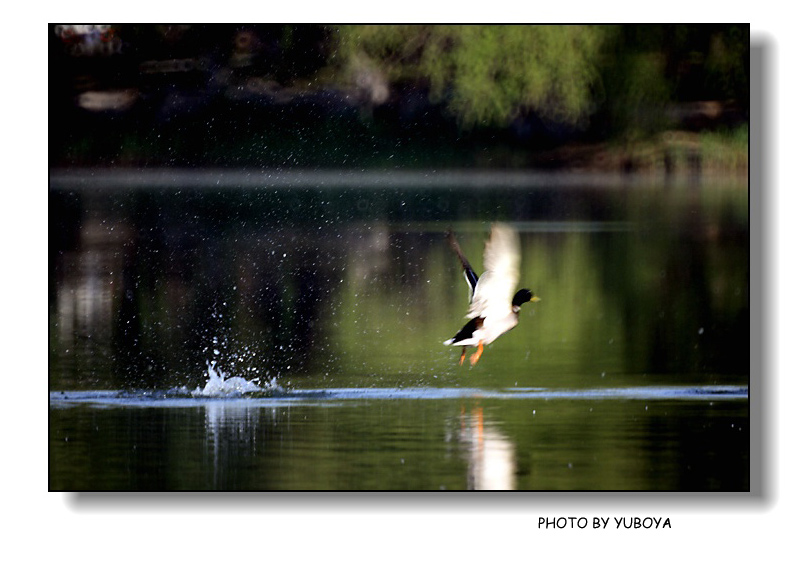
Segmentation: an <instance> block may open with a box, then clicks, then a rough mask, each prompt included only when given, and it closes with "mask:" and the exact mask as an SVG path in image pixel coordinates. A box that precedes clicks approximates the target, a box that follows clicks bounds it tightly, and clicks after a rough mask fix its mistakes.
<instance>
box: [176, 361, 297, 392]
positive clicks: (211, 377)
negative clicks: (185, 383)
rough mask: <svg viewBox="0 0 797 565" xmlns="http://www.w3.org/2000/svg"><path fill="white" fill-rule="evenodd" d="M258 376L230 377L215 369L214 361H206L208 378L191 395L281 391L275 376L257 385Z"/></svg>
mask: <svg viewBox="0 0 797 565" xmlns="http://www.w3.org/2000/svg"><path fill="white" fill-rule="evenodd" d="M259 381H260V378H256V379H252V380H251V381H249V380H246V379H245V378H243V377H230V376H229V375H227V374H226V373H225V372H224V371H222V370H221V369H216V362H215V361H213V362H209V363H208V380H207V382H206V383H205V387H204V388H199V387H197V388H196V389H195V390H194V391H193V392H192V393H191V396H194V397H198V396H204V397H230V396H242V395H244V394H248V393H258V392H274V391H281V390H282V387H280V386H279V385H278V384H277V378H276V377H274V378H273V379H271V380H269V381H267V382H266V383H265V384H264V385H262V386H261V385H259V384H258V382H259Z"/></svg>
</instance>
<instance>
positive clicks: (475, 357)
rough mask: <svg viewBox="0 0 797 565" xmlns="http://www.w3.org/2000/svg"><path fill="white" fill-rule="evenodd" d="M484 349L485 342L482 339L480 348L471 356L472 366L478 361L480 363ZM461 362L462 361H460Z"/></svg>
mask: <svg viewBox="0 0 797 565" xmlns="http://www.w3.org/2000/svg"><path fill="white" fill-rule="evenodd" d="M483 351H484V344H483V343H482V342H481V341H480V342H479V348H478V349H477V350H476V353H474V354H473V355H471V356H470V366H471V367H473V366H474V365H475V364H476V363H478V361H479V358H480V357H481V356H482V352H483ZM460 363H461V361H460Z"/></svg>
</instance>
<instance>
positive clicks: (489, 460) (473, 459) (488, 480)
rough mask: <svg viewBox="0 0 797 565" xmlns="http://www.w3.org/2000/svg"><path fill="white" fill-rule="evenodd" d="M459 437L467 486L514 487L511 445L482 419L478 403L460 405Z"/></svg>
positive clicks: (473, 487)
mask: <svg viewBox="0 0 797 565" xmlns="http://www.w3.org/2000/svg"><path fill="white" fill-rule="evenodd" d="M459 440H460V442H461V443H462V445H463V446H465V457H466V459H467V462H468V489H469V490H514V489H515V471H516V468H517V465H516V462H515V445H514V444H513V443H512V442H511V441H510V440H509V439H508V438H507V437H506V436H505V435H504V434H503V433H501V431H500V430H498V428H497V427H496V426H495V425H494V424H492V423H491V422H486V421H485V419H484V409H483V408H482V407H481V406H480V405H476V406H474V407H473V408H471V409H470V410H466V409H465V406H463V407H462V413H461V414H460V430H459Z"/></svg>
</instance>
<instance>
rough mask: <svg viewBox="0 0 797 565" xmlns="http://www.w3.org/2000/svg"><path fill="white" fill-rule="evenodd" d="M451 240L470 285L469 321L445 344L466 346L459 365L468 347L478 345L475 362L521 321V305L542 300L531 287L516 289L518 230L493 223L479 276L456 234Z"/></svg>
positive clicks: (449, 240) (450, 237) (472, 358)
mask: <svg viewBox="0 0 797 565" xmlns="http://www.w3.org/2000/svg"><path fill="white" fill-rule="evenodd" d="M448 242H449V244H450V245H451V248H452V249H453V250H454V252H455V253H456V254H457V256H458V257H459V261H460V263H462V270H463V272H464V275H465V280H466V281H467V282H468V286H469V287H470V307H469V308H468V313H467V314H466V315H465V317H466V318H469V320H468V322H467V323H466V324H465V325H464V326H463V327H462V329H461V330H459V332H457V335H455V336H454V337H452V338H451V339H449V340H447V341H445V342H444V343H445V345H459V346H462V355H461V356H460V358H459V364H460V365H462V362H463V361H464V360H465V353H466V351H467V349H468V347H476V353H474V354H473V355H471V356H470V364H471V366H472V365H475V364H476V363H477V362H478V361H479V358H480V357H481V355H482V352H483V351H484V346H485V345H488V344H490V343H492V342H493V341H495V340H496V339H497V338H498V337H500V336H502V335H503V334H505V333H506V332H508V331H509V330H511V329H512V328H514V327H515V326H516V325H517V324H518V319H519V314H520V306H521V305H522V304H525V303H526V302H537V301H539V300H540V299H539V298H538V297H537V296H534V293H533V292H531V291H530V290H529V289H527V288H522V289H520V290H518V291H517V292H515V287H516V286H517V283H518V279H519V278H520V269H519V264H520V243H519V238H518V235H517V232H516V231H515V230H514V229H513V228H512V227H510V226H508V225H507V224H500V223H499V224H493V226H492V229H491V230H490V239H489V240H488V241H487V243H486V244H485V246H484V273H482V276H481V277H479V276H477V275H476V272H475V271H474V270H473V267H471V266H470V263H469V262H468V260H467V259H466V258H465V256H464V255H463V254H462V250H461V249H460V248H459V244H458V243H457V240H456V238H455V237H454V234H452V233H451V232H449V233H448Z"/></svg>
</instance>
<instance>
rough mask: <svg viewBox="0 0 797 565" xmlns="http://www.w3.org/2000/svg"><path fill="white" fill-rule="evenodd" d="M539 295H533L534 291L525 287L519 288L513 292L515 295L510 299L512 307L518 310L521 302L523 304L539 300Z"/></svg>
mask: <svg viewBox="0 0 797 565" xmlns="http://www.w3.org/2000/svg"><path fill="white" fill-rule="evenodd" d="M539 301H540V297H539V296H534V293H533V292H531V291H530V290H529V289H527V288H521V289H520V290H519V291H517V292H516V293H515V297H514V298H513V299H512V308H513V309H514V310H515V311H517V310H520V306H521V304H525V303H526V302H539Z"/></svg>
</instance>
